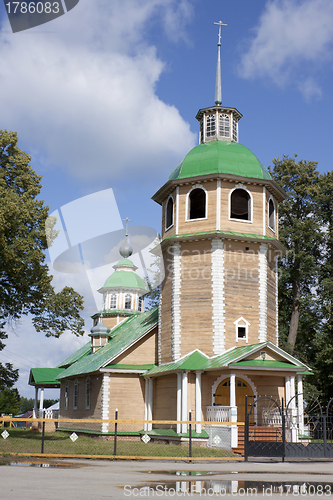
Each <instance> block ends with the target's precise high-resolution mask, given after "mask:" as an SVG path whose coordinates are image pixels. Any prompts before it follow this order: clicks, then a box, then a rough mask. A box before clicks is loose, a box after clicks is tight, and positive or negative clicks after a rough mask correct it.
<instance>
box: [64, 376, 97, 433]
mask: <svg viewBox="0 0 333 500" xmlns="http://www.w3.org/2000/svg"><path fill="white" fill-rule="evenodd" d="M87 378H88V375H84V376H80V377H77V380H78V400H77V409H76V410H75V409H74V408H73V402H74V382H75V379H74V378H72V379H68V380H62V381H61V387H60V418H83V419H87V418H96V419H100V418H102V380H103V375H101V374H94V375H90V376H89V378H90V409H86V407H85V406H86V380H87ZM66 382H68V383H69V391H68V410H65V388H66ZM61 426H63V427H66V428H73V429H77V428H78V425H77V424H76V423H73V424H70V423H64V424H61ZM79 428H80V429H91V430H96V431H100V430H101V424H91V425H90V424H88V423H87V424H80V426H79Z"/></svg>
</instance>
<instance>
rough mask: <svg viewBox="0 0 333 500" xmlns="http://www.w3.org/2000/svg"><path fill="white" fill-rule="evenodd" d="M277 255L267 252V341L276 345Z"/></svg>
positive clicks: (270, 251)
mask: <svg viewBox="0 0 333 500" xmlns="http://www.w3.org/2000/svg"><path fill="white" fill-rule="evenodd" d="M275 258H276V254H275V252H273V250H272V249H271V248H269V249H268V252H267V340H268V341H269V342H272V344H276V271H275Z"/></svg>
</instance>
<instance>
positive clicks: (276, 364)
mask: <svg viewBox="0 0 333 500" xmlns="http://www.w3.org/2000/svg"><path fill="white" fill-rule="evenodd" d="M265 347H267V348H268V349H270V350H272V351H273V352H275V353H276V354H278V355H279V356H281V357H282V358H283V361H275V360H258V359H246V358H248V356H249V355H251V354H254V353H256V352H257V351H259V350H262V349H264V348H265ZM231 367H232V368H242V367H245V368H250V367H251V368H252V369H255V368H256V369H259V370H262V369H264V370H267V369H275V370H284V371H286V370H292V371H295V372H296V371H297V372H298V373H300V372H301V373H302V372H305V371H306V370H310V369H309V368H308V367H307V366H306V365H305V364H304V363H301V362H300V361H299V360H298V359H296V358H294V357H293V356H291V355H290V354H288V353H286V352H285V351H283V350H282V349H280V348H279V347H277V346H276V345H274V344H272V343H271V342H261V343H259V344H252V345H246V346H242V347H233V348H231V349H229V350H228V351H226V352H224V353H223V354H220V355H218V356H213V357H211V358H210V357H208V356H206V355H205V354H203V353H202V352H201V351H199V350H197V349H196V350H195V351H193V352H191V353H189V354H187V355H186V356H184V357H183V358H180V359H179V360H177V361H175V362H171V363H166V364H164V365H161V366H155V367H154V368H152V369H151V370H149V371H148V372H147V373H145V375H161V374H163V373H167V372H174V371H178V370H205V371H207V370H215V369H218V368H231Z"/></svg>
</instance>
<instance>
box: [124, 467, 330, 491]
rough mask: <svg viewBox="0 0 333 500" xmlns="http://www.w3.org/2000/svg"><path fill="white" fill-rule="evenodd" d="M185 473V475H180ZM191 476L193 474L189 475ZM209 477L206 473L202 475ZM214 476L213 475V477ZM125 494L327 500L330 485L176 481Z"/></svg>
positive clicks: (129, 488) (131, 488) (146, 485)
mask: <svg viewBox="0 0 333 500" xmlns="http://www.w3.org/2000/svg"><path fill="white" fill-rule="evenodd" d="M184 472H185V473H187V472H188V471H184ZM192 474H193V472H192ZM205 474H209V472H205ZM216 474H217V473H216ZM125 488H126V489H127V491H126V494H131V493H132V494H133V496H135V495H136V496H150V495H151V496H154V495H155V494H157V492H158V494H162V492H163V493H167V494H169V495H172V496H175V495H176V496H179V495H188V494H195V493H197V494H199V495H209V496H213V495H220V496H233V495H239V496H256V495H259V494H260V495H262V496H272V495H273V494H278V495H280V496H282V495H285V496H287V495H293V496H297V495H310V496H317V495H318V496H328V495H332V494H333V483H325V482H320V483H319V482H315V481H313V482H311V481H223V480H222V481H218V480H213V479H212V480H205V479H195V480H188V479H184V480H179V481H167V482H166V481H165V482H163V481H156V482H155V481H152V482H146V483H142V484H141V485H139V486H129V485H128V486H126V487H125Z"/></svg>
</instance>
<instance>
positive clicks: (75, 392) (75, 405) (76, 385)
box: [73, 378, 79, 410]
mask: <svg viewBox="0 0 333 500" xmlns="http://www.w3.org/2000/svg"><path fill="white" fill-rule="evenodd" d="M78 394H79V381H78V379H77V378H76V379H75V382H74V394H73V408H74V410H77V400H78Z"/></svg>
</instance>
